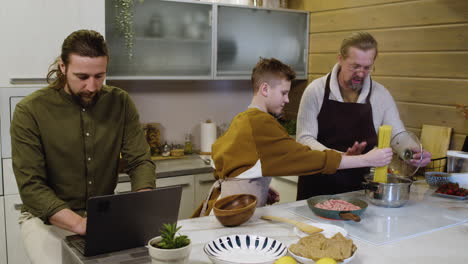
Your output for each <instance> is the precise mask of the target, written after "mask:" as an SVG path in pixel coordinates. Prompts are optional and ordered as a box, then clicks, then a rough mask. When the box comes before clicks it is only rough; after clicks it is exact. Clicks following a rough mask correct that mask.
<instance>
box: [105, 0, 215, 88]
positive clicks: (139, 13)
mask: <svg viewBox="0 0 468 264" xmlns="http://www.w3.org/2000/svg"><path fill="white" fill-rule="evenodd" d="M115 3H116V1H114V0H106V39H107V42H108V44H109V49H110V61H109V69H108V76H109V77H108V79H119V78H122V79H178V78H185V79H199V78H200V79H210V78H212V69H211V64H212V62H211V60H212V44H211V43H212V33H211V32H212V30H211V11H212V5H211V4H209V3H205V4H203V3H187V2H166V1H159V0H147V1H144V2H141V1H138V0H135V1H134V4H133V25H132V27H133V32H134V34H133V38H132V41H133V48H132V51H130V50H129V49H128V48H127V47H126V45H125V37H124V35H123V34H122V33H121V32H120V31H119V30H118V28H117V27H116V26H117V23H118V20H119V19H118V18H116V15H117V14H118V12H119V9H118V8H116V7H115ZM130 52H131V53H132V54H129V53H130ZM129 55H132V56H129ZM130 57H131V58H130Z"/></svg>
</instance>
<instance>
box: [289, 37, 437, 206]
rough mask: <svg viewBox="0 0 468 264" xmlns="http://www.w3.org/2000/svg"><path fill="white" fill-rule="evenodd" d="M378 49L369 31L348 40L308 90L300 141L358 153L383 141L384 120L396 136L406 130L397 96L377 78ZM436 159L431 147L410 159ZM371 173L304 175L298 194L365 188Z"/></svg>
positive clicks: (414, 162) (302, 105) (301, 196)
mask: <svg viewBox="0 0 468 264" xmlns="http://www.w3.org/2000/svg"><path fill="white" fill-rule="evenodd" d="M377 54H378V49H377V41H376V40H375V39H374V37H373V36H372V35H371V34H369V33H367V32H356V33H353V34H351V35H350V36H349V37H347V38H345V39H344V40H343V42H342V44H341V47H340V50H339V54H338V63H337V64H335V66H334V67H333V70H332V72H331V73H328V74H327V75H325V76H323V77H321V78H318V79H316V80H314V81H313V82H312V83H311V84H310V85H309V86H308V87H307V88H306V90H305V91H304V94H303V96H302V99H301V103H300V106H299V112H298V119H297V141H298V142H300V143H302V144H304V145H307V146H309V147H310V148H311V149H315V150H326V149H334V150H337V151H340V152H342V154H343V155H357V154H361V153H367V152H369V151H370V150H371V149H373V148H374V147H375V146H376V145H377V139H378V137H377V132H378V129H379V127H380V126H381V125H391V126H392V127H393V130H392V136H393V135H396V134H398V133H399V132H402V131H404V130H405V127H404V125H403V123H402V121H401V119H400V116H399V113H398V109H397V106H396V104H395V101H394V100H393V98H392V96H391V95H390V93H389V92H388V90H387V89H386V88H385V87H384V86H383V85H381V84H379V83H377V82H375V81H373V80H372V78H371V72H372V69H373V68H374V62H375V59H376V58H377ZM421 155H422V156H423V157H422V159H421ZM430 160H431V154H430V153H429V152H427V151H423V152H422V153H421V152H416V153H415V154H414V155H413V159H412V160H410V163H411V164H412V165H420V166H426V165H427V164H428V163H429V162H430ZM367 173H369V168H356V169H348V170H340V171H337V173H336V174H334V175H316V176H315V177H305V176H301V177H299V182H298V192H297V199H298V200H302V199H307V198H309V197H311V196H315V195H321V194H336V193H343V192H349V191H354V190H359V189H361V183H362V182H363V180H364V175H365V174H367Z"/></svg>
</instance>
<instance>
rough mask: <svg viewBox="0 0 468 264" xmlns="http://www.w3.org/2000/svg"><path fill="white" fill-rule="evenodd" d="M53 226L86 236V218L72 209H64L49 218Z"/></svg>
mask: <svg viewBox="0 0 468 264" xmlns="http://www.w3.org/2000/svg"><path fill="white" fill-rule="evenodd" d="M49 221H50V223H51V224H53V225H55V226H58V227H60V228H62V229H65V230H68V231H71V232H73V233H76V234H78V235H86V221H87V219H86V217H82V216H80V215H79V214H77V213H75V212H73V211H72V210H70V209H68V208H67V209H62V210H60V211H58V212H57V213H55V214H54V215H52V216H51V217H50V218H49Z"/></svg>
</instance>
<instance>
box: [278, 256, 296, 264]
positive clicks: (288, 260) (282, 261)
mask: <svg viewBox="0 0 468 264" xmlns="http://www.w3.org/2000/svg"><path fill="white" fill-rule="evenodd" d="M274 264H297V262H296V260H295V259H294V258H293V257H291V256H284V257H281V258H279V259H277V260H276V261H275V263H274Z"/></svg>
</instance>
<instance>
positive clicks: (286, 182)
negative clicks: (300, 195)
mask: <svg viewBox="0 0 468 264" xmlns="http://www.w3.org/2000/svg"><path fill="white" fill-rule="evenodd" d="M297 180H298V176H280V177H272V180H271V184H270V186H271V187H273V188H274V189H275V190H277V191H278V192H279V193H280V201H279V203H280V204H282V203H290V202H295V201H296V196H297Z"/></svg>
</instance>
